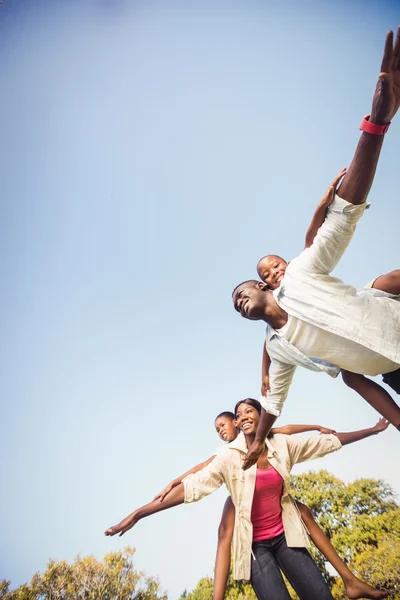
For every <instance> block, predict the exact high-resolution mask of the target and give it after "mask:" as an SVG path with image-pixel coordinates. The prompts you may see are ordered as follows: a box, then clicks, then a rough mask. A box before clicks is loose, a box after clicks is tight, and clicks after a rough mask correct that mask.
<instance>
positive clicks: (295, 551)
mask: <svg viewBox="0 0 400 600" xmlns="http://www.w3.org/2000/svg"><path fill="white" fill-rule="evenodd" d="M253 552H254V555H255V557H256V560H254V558H252V560H251V585H252V586H253V589H254V591H255V593H256V596H257V598H258V600H290V595H289V592H288V591H287V588H286V585H285V582H284V580H283V577H282V575H281V571H282V572H283V573H284V574H285V576H286V578H287V580H288V581H289V582H290V583H291V585H292V586H293V588H294V589H295V591H296V593H297V595H298V596H299V597H300V598H301V600H333V596H332V594H331V592H330V591H329V588H328V586H327V584H326V582H325V579H324V578H323V577H322V575H321V572H320V570H319V569H318V567H317V565H316V564H315V562H314V561H313V559H312V558H311V556H310V555H309V553H308V552H307V550H306V549H305V548H289V547H288V545H287V544H286V538H285V534H284V533H282V534H281V535H278V536H277V537H274V538H272V539H270V540H262V541H261V542H254V543H253Z"/></svg>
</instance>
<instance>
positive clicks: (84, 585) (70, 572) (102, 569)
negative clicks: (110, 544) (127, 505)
mask: <svg viewBox="0 0 400 600" xmlns="http://www.w3.org/2000/svg"><path fill="white" fill-rule="evenodd" d="M134 553H135V549H134V548H129V547H128V548H125V549H124V550H123V551H120V552H112V553H110V554H107V555H106V557H105V558H104V561H103V562H99V561H98V560H97V559H96V558H94V557H93V556H86V557H84V558H81V557H79V556H78V557H77V558H76V559H75V561H74V562H73V563H72V564H69V563H67V562H66V561H64V560H63V561H60V562H57V561H55V560H50V561H49V563H48V565H47V569H46V571H45V572H44V573H43V574H40V573H35V575H34V576H33V578H32V581H31V583H30V584H24V585H22V586H20V587H19V588H18V589H16V590H14V591H11V592H10V591H8V590H9V586H8V587H7V583H8V582H2V583H1V584H0V594H1V593H2V594H3V595H0V598H1V599H3V600H166V598H167V597H166V596H165V595H164V594H162V593H160V589H159V583H158V581H157V580H156V579H154V578H152V577H146V576H145V575H144V574H143V573H141V572H138V571H135V569H134V566H133V561H132V557H133V555H134ZM2 586H3V587H2Z"/></svg>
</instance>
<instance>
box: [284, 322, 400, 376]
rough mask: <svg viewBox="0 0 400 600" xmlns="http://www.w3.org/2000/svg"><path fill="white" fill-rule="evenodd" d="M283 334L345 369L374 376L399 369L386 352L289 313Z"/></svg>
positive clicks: (301, 348)
mask: <svg viewBox="0 0 400 600" xmlns="http://www.w3.org/2000/svg"><path fill="white" fill-rule="evenodd" d="M279 334H280V335H281V336H282V337H284V338H285V340H287V341H288V342H289V343H290V344H293V346H296V348H297V349H298V350H300V351H301V352H304V353H305V352H306V353H307V354H308V355H309V356H310V357H312V358H315V359H318V360H322V361H326V362H328V361H332V362H334V363H335V365H337V366H338V367H340V368H341V369H346V370H347V371H352V372H353V373H362V374H364V375H371V376H374V375H381V374H382V373H389V372H390V371H394V370H395V369H397V368H398V365H396V364H395V363H394V362H392V361H391V360H389V359H388V358H386V357H385V356H383V355H382V354H378V353H377V352H374V351H373V350H371V349H370V348H367V347H366V346H362V345H361V344H358V343H357V342H353V340H348V339H346V338H343V337H341V336H339V335H337V334H336V333H331V332H330V331H326V330H325V329H321V328H320V327H316V326H315V325H312V324H311V323H307V322H306V321H303V320H301V319H297V318H296V317H293V316H292V315H288V321H287V323H286V325H285V326H284V327H282V328H281V329H279Z"/></svg>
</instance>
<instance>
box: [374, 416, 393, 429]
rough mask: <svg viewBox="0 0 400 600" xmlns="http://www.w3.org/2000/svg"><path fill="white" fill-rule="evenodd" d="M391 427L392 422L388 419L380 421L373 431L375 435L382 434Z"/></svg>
mask: <svg viewBox="0 0 400 600" xmlns="http://www.w3.org/2000/svg"><path fill="white" fill-rule="evenodd" d="M389 425H390V421H387V420H386V419H384V418H382V419H379V421H378V422H377V424H376V425H374V427H373V428H372V429H373V431H374V433H381V432H382V431H386V429H387V428H388V427H389Z"/></svg>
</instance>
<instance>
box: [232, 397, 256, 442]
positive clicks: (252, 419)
mask: <svg viewBox="0 0 400 600" xmlns="http://www.w3.org/2000/svg"><path fill="white" fill-rule="evenodd" d="M260 414H261V404H260V403H259V401H258V400H254V398H245V399H244V400H240V401H239V402H238V403H237V404H236V406H235V417H236V425H237V427H239V429H241V430H242V431H243V433H244V434H245V435H255V433H256V431H257V427H258V423H259V422H260Z"/></svg>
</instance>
